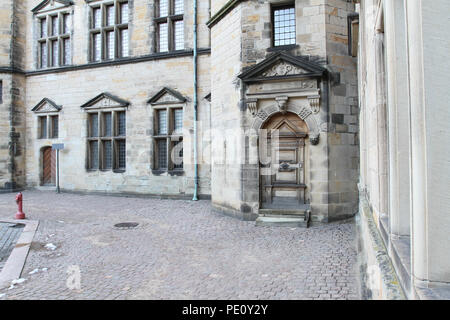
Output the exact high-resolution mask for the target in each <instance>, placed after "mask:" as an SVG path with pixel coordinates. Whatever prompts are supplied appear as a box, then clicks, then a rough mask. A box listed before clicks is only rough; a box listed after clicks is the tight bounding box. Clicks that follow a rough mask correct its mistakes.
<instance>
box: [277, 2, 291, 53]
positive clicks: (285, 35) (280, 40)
mask: <svg viewBox="0 0 450 320" xmlns="http://www.w3.org/2000/svg"><path fill="white" fill-rule="evenodd" d="M289 44H295V9H294V7H292V8H285V9H274V45H275V46H283V45H289Z"/></svg>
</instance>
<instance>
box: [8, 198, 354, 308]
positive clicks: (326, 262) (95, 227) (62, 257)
mask: <svg viewBox="0 0 450 320" xmlns="http://www.w3.org/2000/svg"><path fill="white" fill-rule="evenodd" d="M14 207H15V203H14V197H13V196H12V195H11V194H0V218H10V215H11V212H15V208H14ZM24 211H25V212H26V214H27V217H28V218H29V219H32V220H39V221H40V224H39V228H38V230H37V232H36V235H35V238H34V241H33V245H32V247H31V249H30V253H29V255H28V258H27V261H26V263H25V266H24V271H23V274H22V275H23V276H25V277H26V278H27V281H25V282H24V283H22V284H18V285H17V286H15V288H14V289H11V290H3V291H0V294H2V293H4V294H5V296H3V297H2V298H0V299H2V300H3V299H312V298H321V299H358V298H359V290H358V281H357V279H358V276H359V275H358V269H357V268H356V255H357V251H356V250H357V249H356V242H355V239H356V236H355V232H356V231H355V225H354V223H353V222H352V221H347V222H341V223H333V224H327V225H320V226H312V227H311V228H309V229H301V228H296V229H295V230H292V229H291V228H281V227H256V226H255V223H254V222H245V221H241V220H238V219H234V218H231V217H228V216H224V215H221V214H218V213H216V212H214V211H212V210H211V205H210V202H209V201H198V202H191V201H184V200H159V199H146V198H131V197H130V198H129V197H107V196H98V195H95V196H93V195H92V196H91V195H75V194H56V193H52V192H38V191H25V192H24ZM120 222H138V223H139V226H138V227H137V228H136V229H129V230H117V229H115V228H114V224H116V223H120ZM48 243H53V244H55V245H56V246H57V248H56V249H55V250H54V251H50V250H47V249H46V248H45V245H46V244H48ZM71 266H77V267H78V268H79V271H80V276H81V281H80V283H81V288H80V290H77V289H76V288H72V289H70V288H68V286H67V282H68V279H69V277H71V275H72V274H70V272H69V273H68V270H71V269H69V268H70V267H71ZM36 268H39V272H37V273H35V274H31V275H29V274H28V273H29V272H30V271H32V270H34V269H36ZM42 268H48V270H47V272H44V271H42ZM69 282H70V281H69Z"/></svg>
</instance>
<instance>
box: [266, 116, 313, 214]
mask: <svg viewBox="0 0 450 320" xmlns="http://www.w3.org/2000/svg"><path fill="white" fill-rule="evenodd" d="M265 129H267V136H268V138H267V156H268V158H270V162H269V163H266V164H261V168H260V173H261V175H260V177H261V180H260V191H261V192H260V193H261V208H263V209H289V210H303V209H305V207H306V205H307V203H308V202H309V199H308V190H307V176H306V175H307V170H308V167H309V166H308V163H307V158H308V155H307V153H308V152H307V145H306V144H307V139H306V138H307V136H308V135H307V127H306V124H305V123H304V122H303V121H302V120H301V119H300V118H299V117H298V116H297V115H295V114H286V115H278V116H274V118H273V119H270V120H269V122H268V123H267V124H266V126H265Z"/></svg>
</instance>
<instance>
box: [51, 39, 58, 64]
mask: <svg viewBox="0 0 450 320" xmlns="http://www.w3.org/2000/svg"><path fill="white" fill-rule="evenodd" d="M58 49H59V46H58V40H55V41H52V67H56V66H58V64H59V63H58V61H59V52H58V51H59V50H58Z"/></svg>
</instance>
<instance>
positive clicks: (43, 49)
mask: <svg viewBox="0 0 450 320" xmlns="http://www.w3.org/2000/svg"><path fill="white" fill-rule="evenodd" d="M46 67H47V43H45V42H42V43H41V68H46Z"/></svg>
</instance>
